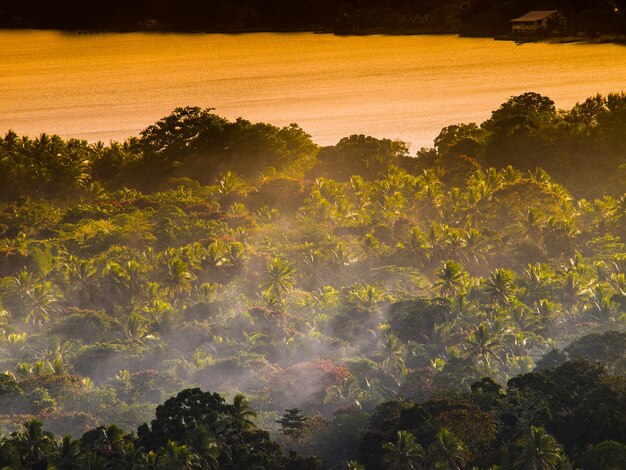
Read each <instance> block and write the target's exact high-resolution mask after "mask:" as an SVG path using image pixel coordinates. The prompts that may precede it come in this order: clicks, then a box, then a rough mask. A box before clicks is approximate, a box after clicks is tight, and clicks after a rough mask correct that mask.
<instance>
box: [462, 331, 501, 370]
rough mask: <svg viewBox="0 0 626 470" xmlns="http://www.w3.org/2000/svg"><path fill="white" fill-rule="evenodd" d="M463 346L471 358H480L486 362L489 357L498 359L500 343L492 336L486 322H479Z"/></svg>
mask: <svg viewBox="0 0 626 470" xmlns="http://www.w3.org/2000/svg"><path fill="white" fill-rule="evenodd" d="M465 348H466V349H465V352H466V353H467V355H468V356H469V357H470V358H472V359H473V360H476V359H482V360H483V361H486V362H488V361H489V358H490V357H495V358H497V359H500V358H499V356H498V352H499V351H500V350H501V349H502V343H501V342H500V340H498V339H497V338H495V337H494V335H493V333H492V332H491V330H490V329H489V326H488V325H487V324H486V323H481V324H480V325H478V326H477V327H476V329H475V330H474V331H473V332H472V334H471V335H470V337H469V338H468V339H467V340H466V341H465Z"/></svg>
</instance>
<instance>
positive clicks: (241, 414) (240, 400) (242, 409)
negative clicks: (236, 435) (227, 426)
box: [230, 393, 257, 429]
mask: <svg viewBox="0 0 626 470" xmlns="http://www.w3.org/2000/svg"><path fill="white" fill-rule="evenodd" d="M230 413H231V416H232V418H233V421H234V422H235V423H236V424H237V425H238V426H240V427H241V428H243V429H252V428H254V427H256V425H255V424H254V421H252V419H254V418H256V416H257V415H256V412H255V411H254V410H253V409H252V407H251V406H250V404H249V403H248V400H247V399H246V397H245V395H243V394H241V393H238V394H237V395H235V397H234V398H233V406H232V408H231V410H230Z"/></svg>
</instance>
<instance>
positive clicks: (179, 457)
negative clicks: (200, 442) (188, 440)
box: [158, 441, 199, 470]
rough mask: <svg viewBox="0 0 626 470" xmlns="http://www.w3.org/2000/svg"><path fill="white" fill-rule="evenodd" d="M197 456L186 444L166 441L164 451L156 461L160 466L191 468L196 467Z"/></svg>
mask: <svg viewBox="0 0 626 470" xmlns="http://www.w3.org/2000/svg"><path fill="white" fill-rule="evenodd" d="M198 460H199V459H198V456H197V455H196V454H194V453H193V451H192V450H191V449H190V448H189V447H187V446H186V445H179V444H177V443H176V442H172V441H168V443H167V445H166V446H165V451H164V453H163V454H161V457H160V458H159V460H158V462H159V464H160V467H161V468H164V469H165V468H177V469H181V470H191V469H192V468H198V464H199V461H198Z"/></svg>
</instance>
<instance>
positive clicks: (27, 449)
mask: <svg viewBox="0 0 626 470" xmlns="http://www.w3.org/2000/svg"><path fill="white" fill-rule="evenodd" d="M14 441H15V442H16V445H17V448H18V449H19V452H20V457H21V459H22V462H24V464H25V465H26V466H27V467H28V468H31V467H32V466H33V465H35V464H37V463H39V462H41V461H42V460H43V459H44V456H45V455H46V454H47V453H48V452H49V451H50V447H51V446H52V445H53V442H54V441H53V436H52V434H50V433H49V432H45V431H44V430H43V423H42V422H41V421H39V420H37V419H31V420H29V421H26V422H25V423H24V425H23V429H22V431H20V432H18V433H16V434H15V435H14Z"/></svg>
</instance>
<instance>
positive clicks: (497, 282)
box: [485, 269, 514, 306]
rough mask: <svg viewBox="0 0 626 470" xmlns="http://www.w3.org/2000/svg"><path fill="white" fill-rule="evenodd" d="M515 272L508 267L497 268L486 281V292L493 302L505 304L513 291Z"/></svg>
mask: <svg viewBox="0 0 626 470" xmlns="http://www.w3.org/2000/svg"><path fill="white" fill-rule="evenodd" d="M513 279H514V274H513V273H512V272H511V271H509V270H507V269H496V270H495V271H494V272H492V273H491V274H490V275H489V278H487V280H486V281H485V292H486V293H487V294H488V295H489V300H490V301H491V302H492V303H497V304H498V305H500V306H504V305H506V304H508V303H509V301H510V299H511V295H512V293H513Z"/></svg>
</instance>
